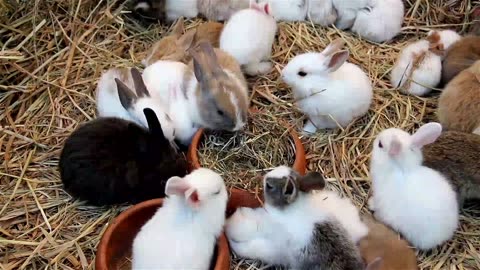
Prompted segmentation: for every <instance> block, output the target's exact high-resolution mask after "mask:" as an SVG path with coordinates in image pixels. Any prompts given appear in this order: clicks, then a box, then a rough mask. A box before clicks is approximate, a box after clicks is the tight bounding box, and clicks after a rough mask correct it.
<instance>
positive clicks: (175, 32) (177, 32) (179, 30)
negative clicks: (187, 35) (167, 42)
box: [170, 17, 185, 36]
mask: <svg viewBox="0 0 480 270" xmlns="http://www.w3.org/2000/svg"><path fill="white" fill-rule="evenodd" d="M183 32H185V26H184V19H183V17H180V18H178V20H177V23H175V25H174V26H173V29H172V31H171V32H170V36H181V35H183Z"/></svg>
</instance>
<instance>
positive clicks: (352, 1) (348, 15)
mask: <svg viewBox="0 0 480 270" xmlns="http://www.w3.org/2000/svg"><path fill="white" fill-rule="evenodd" d="M332 2H333V7H334V8H335V9H336V10H337V14H338V17H337V21H336V22H335V26H336V27H337V28H339V29H341V30H345V29H348V28H351V27H352V26H353V24H354V22H355V18H356V17H357V13H358V12H359V11H360V10H361V9H364V8H367V6H368V0H332Z"/></svg>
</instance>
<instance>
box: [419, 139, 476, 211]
mask: <svg viewBox="0 0 480 270" xmlns="http://www.w3.org/2000/svg"><path fill="white" fill-rule="evenodd" d="M423 156H424V160H423V164H424V165H425V166H427V167H430V168H432V169H434V170H437V171H439V172H440V173H442V174H444V175H445V176H446V177H447V178H448V179H449V180H450V181H451V183H452V185H453V186H454V188H455V191H456V192H457V199H458V201H459V206H460V207H461V206H462V205H463V203H464V201H465V200H468V199H480V161H479V160H480V159H479V157H480V136H479V135H476V134H471V133H463V132H457V131H446V132H444V133H442V135H440V137H439V138H438V139H437V140H436V141H435V142H434V143H432V144H428V145H426V146H424V147H423Z"/></svg>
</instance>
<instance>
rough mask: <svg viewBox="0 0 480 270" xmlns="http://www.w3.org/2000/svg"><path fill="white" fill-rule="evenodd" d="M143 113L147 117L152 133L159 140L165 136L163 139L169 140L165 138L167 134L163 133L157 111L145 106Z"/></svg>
mask: <svg viewBox="0 0 480 270" xmlns="http://www.w3.org/2000/svg"><path fill="white" fill-rule="evenodd" d="M143 114H144V115H145V118H146V119H147V123H148V129H149V130H150V133H151V134H153V135H154V136H155V137H156V138H157V139H158V140H161V139H162V138H163V140H165V141H167V138H165V135H164V134H163V130H162V125H161V124H160V121H158V117H157V115H156V114H155V112H154V111H153V110H152V109H150V108H145V109H143Z"/></svg>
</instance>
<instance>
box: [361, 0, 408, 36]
mask: <svg viewBox="0 0 480 270" xmlns="http://www.w3.org/2000/svg"><path fill="white" fill-rule="evenodd" d="M404 9H405V7H404V6H403V2H402V0H369V1H368V8H364V9H361V10H360V11H359V12H358V13H357V17H356V19H355V23H354V24H353V26H352V31H353V32H355V33H357V34H359V35H360V36H362V37H364V38H366V39H368V40H371V41H375V42H383V41H390V40H391V39H393V38H394V37H395V36H396V35H398V33H400V31H401V28H402V23H403V18H404Z"/></svg>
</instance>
